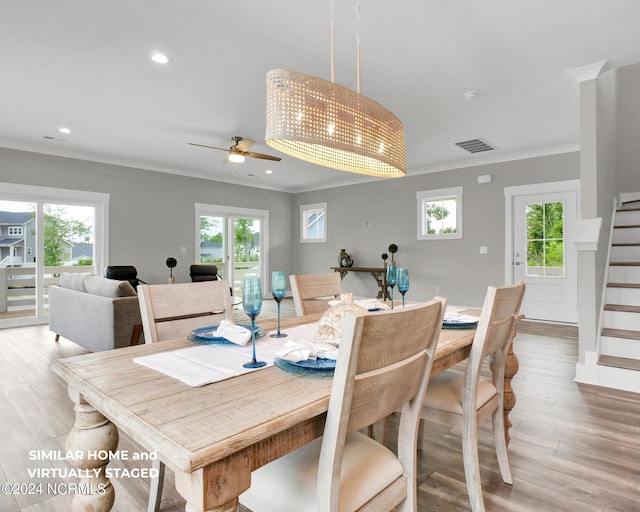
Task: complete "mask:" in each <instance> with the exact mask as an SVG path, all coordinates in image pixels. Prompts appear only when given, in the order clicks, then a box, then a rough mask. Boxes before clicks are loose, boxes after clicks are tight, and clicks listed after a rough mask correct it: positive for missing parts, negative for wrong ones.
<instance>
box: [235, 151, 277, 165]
mask: <svg viewBox="0 0 640 512" xmlns="http://www.w3.org/2000/svg"><path fill="white" fill-rule="evenodd" d="M244 156H248V157H251V158H260V159H262V160H273V161H274V162H279V161H280V160H282V158H280V157H279V156H271V155H265V154H263V153H252V152H251V151H247V152H246V153H245V154H244Z"/></svg>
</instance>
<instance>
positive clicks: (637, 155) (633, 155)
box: [616, 64, 640, 192]
mask: <svg viewBox="0 0 640 512" xmlns="http://www.w3.org/2000/svg"><path fill="white" fill-rule="evenodd" d="M617 74H618V80H617V82H618V83H617V91H616V93H617V110H616V114H617V125H616V140H617V146H616V153H617V166H618V176H619V178H618V185H619V188H618V190H619V191H622V192H640V165H639V164H638V162H640V144H639V141H640V100H639V99H638V91H639V90H640V64H633V65H631V66H626V67H623V68H620V69H619V70H618V73H617Z"/></svg>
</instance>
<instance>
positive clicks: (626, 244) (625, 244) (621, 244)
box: [611, 242, 640, 247]
mask: <svg viewBox="0 0 640 512" xmlns="http://www.w3.org/2000/svg"><path fill="white" fill-rule="evenodd" d="M639 245H640V243H639V242H618V243H615V244H611V246H612V247H638V246H639Z"/></svg>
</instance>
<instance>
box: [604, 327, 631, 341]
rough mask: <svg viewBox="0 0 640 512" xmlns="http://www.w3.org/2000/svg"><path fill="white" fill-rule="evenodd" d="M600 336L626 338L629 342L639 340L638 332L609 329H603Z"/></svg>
mask: <svg viewBox="0 0 640 512" xmlns="http://www.w3.org/2000/svg"><path fill="white" fill-rule="evenodd" d="M601 335H602V336H610V337H612V338H626V339H629V340H640V331H631V330H628V329H611V328H610V327H605V328H604V329H602V332H601Z"/></svg>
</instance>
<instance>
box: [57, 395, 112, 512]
mask: <svg viewBox="0 0 640 512" xmlns="http://www.w3.org/2000/svg"><path fill="white" fill-rule="evenodd" d="M69 397H70V398H71V400H73V402H74V403H75V407H74V410H75V412H76V421H75V424H74V425H73V429H72V430H71V432H70V433H69V436H68V437H67V442H66V446H65V451H66V452H67V453H68V454H70V457H69V459H68V461H69V464H71V465H72V466H73V467H75V468H78V469H79V470H80V473H81V478H80V486H79V489H81V492H78V493H76V494H74V496H73V500H72V502H71V510H72V511H73V512H108V511H109V510H111V507H112V506H113V502H114V500H115V491H114V490H113V486H112V485H111V481H110V480H109V478H108V477H107V476H106V472H105V469H106V467H107V464H108V463H109V454H110V453H114V452H115V451H116V448H117V447H118V429H117V428H116V426H115V425H114V424H113V423H111V422H110V421H109V420H108V419H107V418H105V417H104V416H103V415H102V414H101V413H100V412H98V411H97V410H96V409H95V408H94V407H93V406H92V405H91V404H89V403H88V402H87V401H86V400H85V399H84V397H83V396H82V395H81V394H80V393H78V392H77V391H76V390H75V389H73V388H69ZM71 456H72V457H71Z"/></svg>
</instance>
